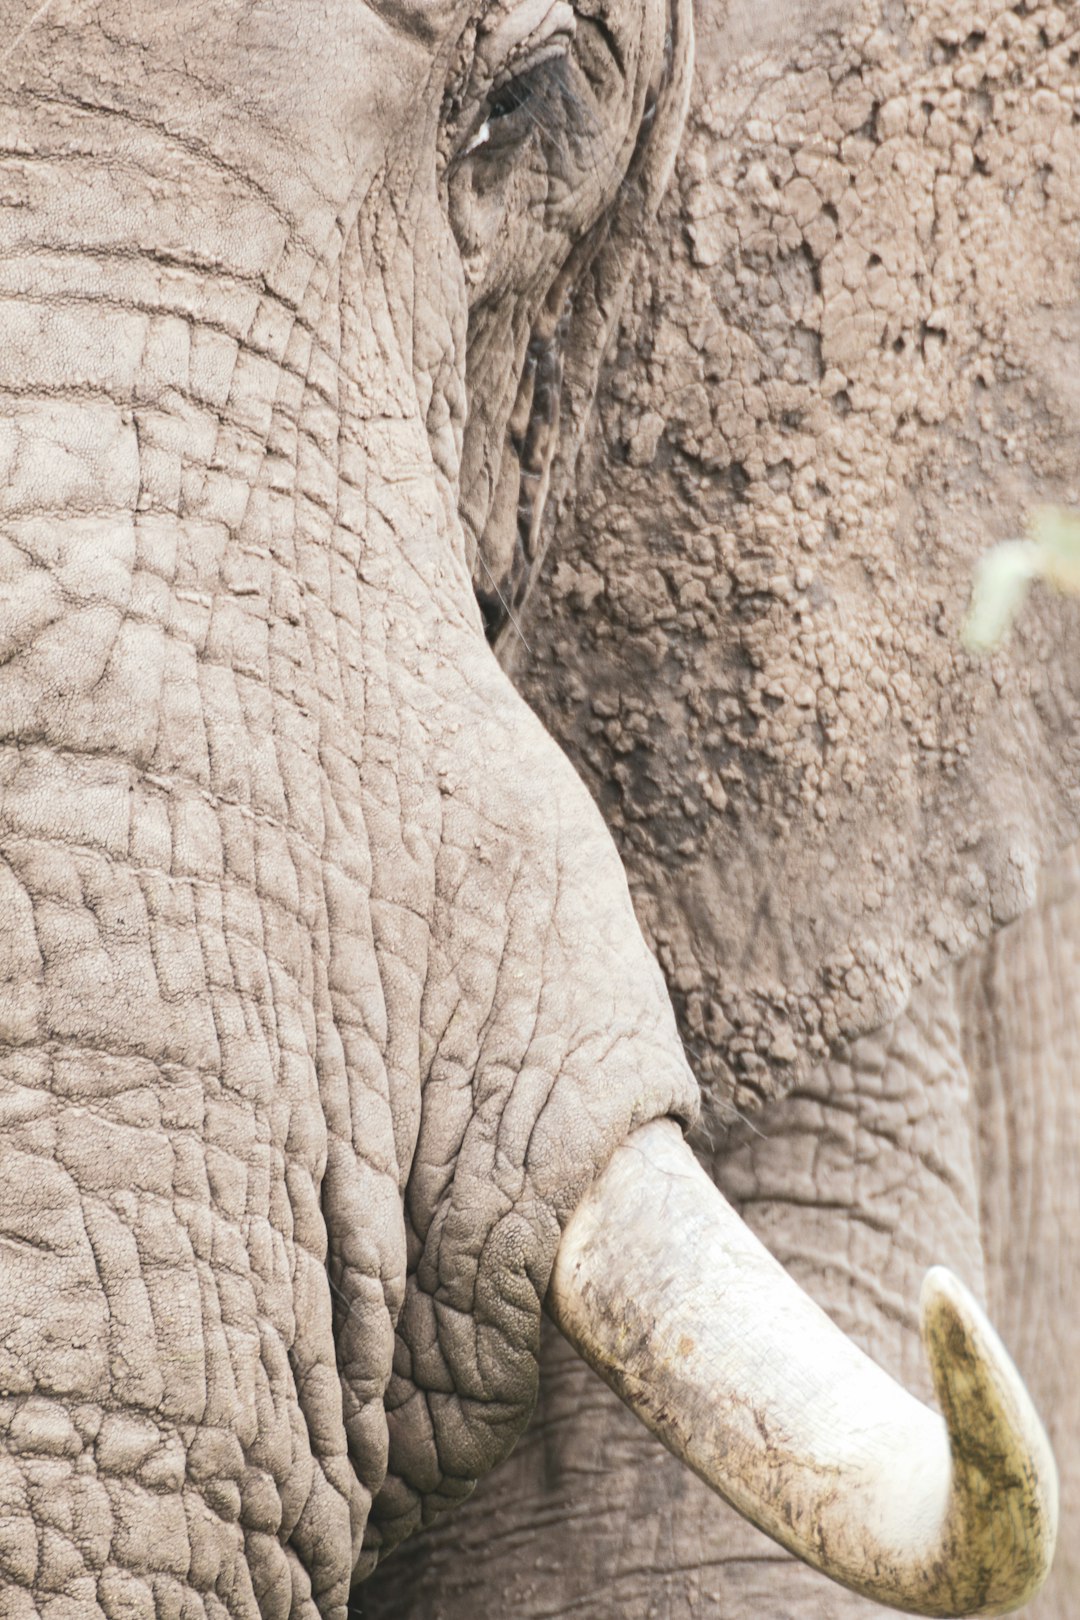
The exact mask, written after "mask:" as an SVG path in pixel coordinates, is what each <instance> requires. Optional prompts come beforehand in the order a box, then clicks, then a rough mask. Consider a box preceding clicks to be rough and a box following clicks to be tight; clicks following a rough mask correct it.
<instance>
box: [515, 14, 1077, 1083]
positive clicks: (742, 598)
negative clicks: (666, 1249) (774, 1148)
mask: <svg viewBox="0 0 1080 1620" xmlns="http://www.w3.org/2000/svg"><path fill="white" fill-rule="evenodd" d="M753 9H754V8H750V7H748V6H742V5H736V6H734V7H732V8H731V10H730V12H729V13H728V14H727V17H726V20H724V19H721V18H711V19H706V18H702V19H701V20H700V25H699V26H700V34H701V42H700V59H699V70H698V83H697V86H696V90H695V95H694V101H693V104H692V109H691V115H690V126H689V138H688V139H687V141H686V142H685V143H684V147H683V150H682V153H681V156H680V160H679V165H678V169H677V182H676V186H675V188H674V190H673V192H672V194H671V195H670V196H669V199H668V202H667V204H666V205H665V209H664V211H663V213H662V215H661V219H660V221H659V224H658V226H657V228H656V230H655V232H654V233H653V234H652V236H651V238H650V241H649V254H648V265H649V271H648V274H647V275H642V276H641V277H640V278H639V279H638V280H637V282H636V285H635V291H634V299H633V306H632V309H631V311H630V312H629V314H628V315H627V316H626V317H625V318H624V323H623V330H622V333H621V342H620V358H621V360H622V362H623V363H622V365H621V366H620V368H619V370H618V372H617V373H616V372H614V371H613V372H612V373H611V374H609V376H608V379H607V383H606V386H605V388H604V389H603V391H602V395H601V411H600V422H601V430H600V435H599V440H598V443H599V452H600V453H599V455H598V456H596V457H595V458H593V459H592V460H591V461H588V462H585V463H581V462H579V463H578V466H579V468H581V467H582V466H583V465H584V466H585V467H586V468H588V469H589V476H588V477H587V478H586V479H585V480H584V481H583V482H582V483H581V484H580V486H579V488H578V490H577V492H576V497H575V501H574V504H573V506H572V507H571V508H570V510H569V514H568V516H567V517H566V518H565V519H564V520H563V521H562V523H561V526H560V528H559V530H558V531H557V533H556V535H555V538H554V542H553V547H552V551H551V553H550V557H549V563H548V567H547V572H546V578H545V588H544V589H543V590H542V591H540V592H537V593H535V595H534V597H533V598H532V601H531V610H530V615H529V616H528V617H527V622H525V623H524V624H523V634H524V636H525V638H526V640H527V641H528V644H529V646H530V647H531V648H532V649H533V657H532V660H531V662H530V663H529V665H528V668H527V671H526V673H525V682H526V685H527V688H528V691H529V695H530V697H531V698H532V699H533V701H535V702H536V703H537V704H538V705H539V706H540V707H541V709H542V711H543V713H544V715H545V718H546V719H547V721H548V723H549V724H550V725H551V726H552V727H553V729H555V731H556V732H557V734H558V735H560V737H561V738H562V739H563V740H564V742H565V743H566V745H567V746H568V748H569V749H570V751H571V752H572V753H573V755H574V757H575V759H576V760H577V761H578V762H579V764H580V766H581V768H582V769H583V770H584V771H585V773H586V775H587V776H588V778H589V780H590V781H591V783H592V785H593V788H594V791H595V792H596V794H597V796H598V798H599V799H600V801H601V803H602V805H603V807H604V809H605V813H606V814H607V817H608V820H609V822H610V824H611V825H612V827H613V829H614V830H615V833H616V837H617V839H618V840H619V842H620V845H621V848H622V851H623V854H624V858H625V860H626V862H627V866H628V869H629V873H630V880H631V886H632V889H633V890H634V892H635V896H636V899H637V902H638V908H639V913H640V914H641V916H642V917H643V919H644V921H645V925H646V931H647V933H649V934H651V936H652V940H653V943H654V945H655V946H656V947H657V949H658V953H659V955H660V958H661V961H662V962H663V964H664V967H665V970H666V972H667V977H668V982H669V985H670V986H671V988H672V991H673V993H674V996H675V999H676V1003H677V1005H678V1007H679V1010H680V1014H681V1019H682V1025H683V1033H684V1035H685V1036H686V1038H687V1039H688V1042H689V1044H690V1047H691V1051H692V1054H693V1056H694V1058H695V1060H696V1063H697V1066H698V1068H699V1072H700V1073H701V1074H702V1075H703V1077H704V1078H705V1079H706V1081H712V1083H713V1085H714V1087H715V1088H716V1090H717V1091H718V1092H719V1093H721V1094H723V1095H725V1096H730V1095H731V1094H732V1092H733V1090H734V1092H735V1093H736V1094H737V1095H741V1097H742V1099H743V1100H744V1101H748V1100H750V1099H752V1097H753V1096H755V1095H757V1094H760V1093H761V1092H769V1091H773V1090H777V1089H786V1088H787V1087H788V1086H789V1085H790V1084H792V1083H793V1082H794V1080H795V1079H796V1078H797V1076H798V1074H799V1073H800V1072H801V1070H802V1066H803V1064H804V1063H805V1062H808V1061H813V1060H814V1059H815V1058H820V1057H821V1056H822V1055H823V1054H824V1053H825V1051H826V1050H827V1049H828V1047H829V1046H830V1045H832V1044H834V1043H835V1042H836V1041H837V1040H839V1039H842V1038H847V1037H850V1036H852V1035H854V1034H856V1033H859V1032H861V1031H863V1030H865V1029H869V1028H872V1027H874V1026H876V1025H877V1024H878V1023H880V1022H881V1021H882V1020H883V1019H885V1018H887V1017H889V1016H890V1015H891V1014H892V1013H894V1012H895V1011H896V1010H897V1008H898V1007H899V1006H900V1005H901V1004H902V1003H903V1002H904V1000H905V999H906V997H907V995H908V993H909V991H910V988H911V985H912V984H913V983H914V982H917V981H918V980H919V979H921V978H923V977H924V976H925V975H926V974H927V973H929V972H930V971H931V970H932V969H933V968H934V967H935V966H936V964H937V963H938V962H940V961H941V960H942V959H943V958H944V957H946V956H949V955H952V954H955V953H957V952H959V951H962V950H964V949H966V948H967V947H968V946H969V945H970V944H971V943H972V942H973V941H974V940H976V939H978V938H979V937H980V936H981V935H982V934H985V933H986V932H988V931H989V930H990V929H991V928H992V927H994V926H996V925H998V924H1000V923H1001V922H1004V921H1006V920H1008V919H1009V918H1011V917H1012V916H1015V915H1016V914H1017V912H1018V911H1019V910H1021V909H1022V908H1023V907H1024V906H1025V905H1027V904H1028V903H1030V901H1031V899H1032V897H1033V894H1034V884H1035V875H1036V872H1037V870H1038V866H1039V864H1040V862H1041V861H1042V860H1043V859H1045V857H1046V856H1047V855H1048V854H1049V853H1050V852H1051V851H1052V850H1053V849H1054V848H1055V847H1060V846H1061V845H1062V844H1064V843H1066V842H1068V841H1069V840H1070V839H1071V838H1073V837H1075V836H1076V833H1077V831H1078V830H1080V801H1078V794H1077V784H1076V773H1075V758H1076V746H1077V719H1078V712H1080V711H1078V703H1077V693H1078V688H1080V677H1078V672H1077V669H1076V659H1075V648H1076V646H1077V628H1078V627H1077V613H1076V608H1075V604H1069V603H1065V602H1061V601H1055V600H1051V599H1050V598H1049V597H1047V596H1041V597H1038V598H1033V599H1032V600H1031V601H1030V602H1029V604H1028V606H1027V609H1026V610H1025V613H1024V616H1023V617H1022V619H1021V621H1020V624H1019V626H1018V628H1017V631H1016V632H1015V633H1014V635H1013V637H1012V639H1011V640H1010V642H1009V643H1008V644H1007V645H1006V646H1005V647H1004V648H1003V649H1002V650H1000V651H999V652H998V653H996V654H995V655H994V657H993V658H991V659H989V660H981V661H980V660H976V659H975V658H973V657H971V656H969V655H968V654H967V653H965V652H964V651H963V649H962V646H961V643H960V639H959V628H960V624H961V621H962V618H963V615H964V613H965V610H966V607H967V602H968V597H969V591H970V580H971V574H972V569H973V566H974V563H975V560H976V558H977V557H978V555H979V554H980V553H981V552H982V551H983V550H984V549H985V548H986V547H987V546H989V545H990V544H992V543H993V542H994V541H997V540H1000V539H1004V538H1007V537H1009V536H1011V535H1014V534H1018V533H1020V532H1021V530H1022V527H1023V522H1024V514H1025V508H1026V507H1027V506H1028V504H1029V503H1030V502H1032V501H1033V500H1039V499H1048V498H1050V499H1052V498H1057V499H1061V500H1063V501H1075V500H1076V499H1077V494H1078V489H1077V485H1076V481H1075V480H1076V467H1077V465H1080V433H1078V429H1077V423H1078V421H1080V415H1078V413H1077V409H1076V403H1077V401H1076V391H1075V379H1076V377H1077V376H1078V375H1080V323H1078V320H1077V309H1076V304H1075V285H1074V279H1073V278H1074V272H1073V271H1072V270H1071V269H1070V266H1072V265H1074V263H1075V219H1076V216H1077V202H1078V198H1077V175H1078V174H1080V165H1078V157H1080V131H1078V129H1077V126H1076V124H1075V122H1074V121H1073V118H1072V113H1071V99H1070V98H1071V90H1070V75H1071V74H1072V73H1073V72H1074V70H1073V69H1072V68H1071V67H1070V54H1069V53H1070V51H1075V47H1076V38H1075V34H1074V35H1073V37H1072V38H1071V39H1070V38H1069V35H1068V29H1067V28H1066V26H1065V24H1064V21H1063V20H1062V23H1061V26H1060V27H1059V28H1057V30H1056V31H1055V32H1050V31H1046V30H1044V31H1043V32H1042V33H1040V30H1039V25H1038V24H1037V23H1035V22H1033V21H1031V20H1030V19H1023V18H1017V17H1016V15H1015V14H1014V13H1013V12H1011V11H1009V10H1007V9H1006V8H1005V7H1002V6H992V7H990V8H989V11H988V12H987V13H986V14H985V16H984V17H983V21H982V22H980V24H979V26H978V28H976V27H975V26H974V24H972V25H971V26H970V27H968V26H966V25H965V26H961V23H960V22H958V20H957V16H958V13H957V8H956V6H955V4H951V3H950V4H946V3H944V0H941V3H935V4H931V5H928V6H924V7H920V8H917V9H915V10H913V11H912V12H910V13H907V12H903V13H898V14H897V18H896V19H894V24H893V25H891V26H890V27H888V28H878V29H877V30H876V31H873V30H872V29H871V27H870V23H871V21H876V19H877V15H878V14H877V9H876V7H874V6H871V5H869V4H866V5H863V4H856V5H847V6H844V7H830V8H829V9H828V15H827V16H818V15H817V13H816V11H815V14H814V16H810V15H809V13H810V11H811V10H812V9H813V8H807V7H803V8H799V13H800V16H801V17H802V26H800V27H798V28H795V27H794V26H792V27H785V28H783V29H779V30H777V31H776V32H775V33H770V32H769V31H768V30H767V29H766V30H764V32H763V28H762V27H761V26H758V21H757V20H755V16H754V15H752V12H753ZM761 9H763V11H764V12H766V13H768V14H770V15H771V11H772V8H769V7H765V8H761ZM1065 242H1069V243H1071V244H1072V245H1071V246H1070V248H1069V251H1068V252H1066V251H1065V250H1064V248H1063V243H1065Z"/></svg>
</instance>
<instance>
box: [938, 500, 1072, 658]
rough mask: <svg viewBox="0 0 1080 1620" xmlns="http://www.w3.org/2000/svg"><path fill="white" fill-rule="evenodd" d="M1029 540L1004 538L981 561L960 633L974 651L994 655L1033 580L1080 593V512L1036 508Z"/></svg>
mask: <svg viewBox="0 0 1080 1620" xmlns="http://www.w3.org/2000/svg"><path fill="white" fill-rule="evenodd" d="M1028 533H1029V535H1030V539H1028V540H1004V541H1002V543H1001V544H1000V545H998V546H994V547H993V549H992V550H990V551H988V552H987V553H986V555H985V556H984V557H982V558H980V560H979V562H978V564H977V565H976V568H975V577H974V579H973V581H972V587H971V606H970V607H969V609H968V613H967V618H966V619H965V620H964V624H963V627H962V629H961V631H960V639H961V641H962V642H963V644H964V646H965V647H967V648H968V650H969V651H970V652H981V653H985V652H992V651H993V650H994V648H995V647H998V646H1000V645H1001V643H1002V642H1003V641H1004V639H1005V637H1006V636H1007V635H1008V633H1009V630H1010V628H1011V626H1012V623H1013V620H1014V619H1015V618H1016V615H1017V614H1018V613H1019V611H1020V609H1021V607H1022V606H1023V604H1024V599H1025V597H1026V596H1027V593H1028V587H1029V586H1030V584H1031V581H1032V580H1033V579H1043V580H1045V581H1046V583H1047V584H1048V585H1052V586H1053V588H1054V589H1055V590H1057V591H1065V592H1069V593H1071V594H1073V595H1080V513H1078V512H1067V511H1066V510H1065V508H1064V507H1060V506H1037V507H1036V508H1035V510H1034V511H1033V512H1032V514H1031V519H1030V521H1029V523H1028Z"/></svg>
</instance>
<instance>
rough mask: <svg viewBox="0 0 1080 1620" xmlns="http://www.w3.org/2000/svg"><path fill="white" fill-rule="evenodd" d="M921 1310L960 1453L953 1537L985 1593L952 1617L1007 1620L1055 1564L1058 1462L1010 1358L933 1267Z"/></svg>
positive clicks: (972, 1584)
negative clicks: (990, 1616)
mask: <svg viewBox="0 0 1080 1620" xmlns="http://www.w3.org/2000/svg"><path fill="white" fill-rule="evenodd" d="M920 1303H921V1314H922V1334H923V1343H924V1344H925V1346H926V1353H927V1356H928V1358H929V1361H930V1369H931V1373H932V1375H933V1379H934V1389H935V1392H936V1394H937V1398H938V1402H939V1404H940V1406H941V1410H942V1413H943V1415H944V1418H945V1423H946V1426H947V1428H948V1431H949V1445H950V1450H951V1453H952V1467H953V1480H952V1491H951V1496H950V1504H949V1516H948V1527H947V1536H948V1539H949V1540H950V1541H951V1542H952V1544H953V1547H954V1549H955V1555H956V1561H957V1563H956V1572H957V1574H958V1575H962V1579H961V1581H960V1583H959V1584H960V1585H961V1586H962V1587H963V1588H964V1589H965V1590H966V1591H967V1592H969V1593H970V1592H975V1593H976V1594H977V1606H972V1605H971V1604H970V1603H969V1602H968V1603H967V1604H966V1606H965V1607H963V1608H961V1609H958V1610H955V1611H953V1612H956V1613H963V1614H1005V1613H1007V1612H1008V1611H1009V1610H1011V1609H1016V1608H1019V1607H1020V1605H1021V1604H1022V1603H1026V1602H1027V1601H1028V1599H1029V1598H1031V1597H1033V1596H1034V1594H1035V1593H1036V1592H1037V1591H1038V1589H1039V1587H1040V1586H1041V1585H1042V1583H1043V1581H1044V1580H1045V1579H1046V1576H1047V1574H1048V1573H1049V1570H1050V1565H1051V1562H1052V1561H1053V1556H1054V1543H1055V1541H1056V1538H1057V1524H1058V1479H1057V1468H1056V1465H1055V1463H1054V1454H1053V1452H1052V1450H1051V1448H1050V1442H1049V1440H1048V1439H1047V1437H1046V1432H1045V1430H1044V1429H1043V1426H1042V1424H1041V1423H1040V1421H1039V1418H1038V1414H1037V1413H1036V1411H1035V1408H1034V1406H1033V1404H1032V1401H1031V1397H1030V1395H1029V1394H1028V1392H1027V1390H1026V1389H1025V1387H1024V1384H1023V1381H1022V1379H1021V1377H1020V1375H1019V1373H1018V1372H1017V1370H1016V1368H1015V1367H1014V1365H1013V1363H1012V1360H1011V1359H1010V1357H1009V1355H1008V1352H1007V1351H1006V1349H1005V1347H1004V1345H1003V1344H1002V1343H1001V1340H1000V1339H999V1338H998V1336H997V1334H996V1333H995V1332H994V1329H993V1328H992V1327H991V1326H990V1323H989V1322H988V1321H987V1319H986V1316H985V1315H984V1313H983V1311H982V1309H981V1308H980V1306H979V1305H978V1304H977V1302H976V1301H975V1299H974V1297H973V1296H972V1294H971V1293H970V1292H969V1291H968V1289H967V1288H965V1287H964V1284H963V1283H962V1282H961V1281H960V1279H959V1278H958V1277H956V1276H954V1274H953V1273H952V1272H951V1271H948V1270H947V1269H946V1268H945V1267H944V1266H934V1267H933V1269H932V1270H930V1271H929V1272H927V1274H926V1277H925V1279H924V1281H923V1287H922V1297H921V1302H920Z"/></svg>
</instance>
